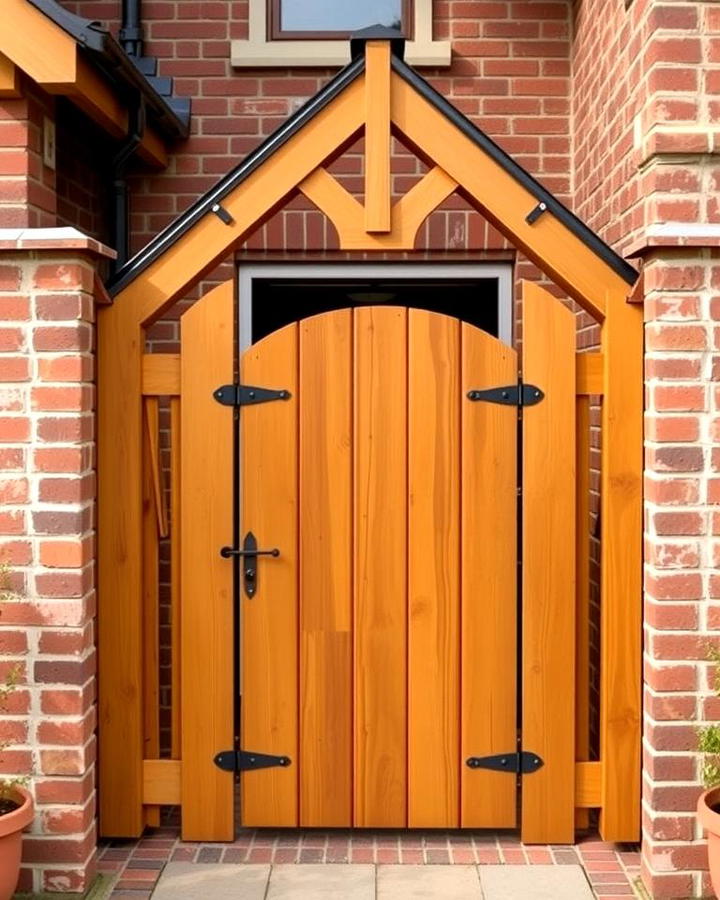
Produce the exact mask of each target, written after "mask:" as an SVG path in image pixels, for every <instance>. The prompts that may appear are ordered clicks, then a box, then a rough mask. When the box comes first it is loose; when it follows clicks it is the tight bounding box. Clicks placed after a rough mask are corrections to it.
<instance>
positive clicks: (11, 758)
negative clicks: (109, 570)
mask: <svg viewBox="0 0 720 900" xmlns="http://www.w3.org/2000/svg"><path fill="white" fill-rule="evenodd" d="M109 252H110V251H107V250H106V248H103V247H102V246H101V245H99V244H97V242H95V241H92V240H89V239H87V238H85V237H84V236H83V235H81V234H80V233H79V232H76V231H75V230H74V229H44V230H40V229H35V230H28V231H25V232H20V233H18V232H15V231H10V230H7V229H6V230H4V231H2V230H0V320H1V321H0V406H1V409H0V558H2V559H3V560H6V561H7V562H8V564H9V565H10V569H11V576H10V577H11V582H12V584H11V586H12V590H13V592H14V596H13V597H11V599H10V600H9V601H8V602H7V603H6V604H4V606H3V608H2V610H1V611H0V664H1V665H2V667H3V668H4V669H6V668H7V667H9V666H12V665H14V664H16V663H19V664H20V667H21V671H22V679H21V681H22V684H21V686H20V688H19V690H18V691H17V692H16V693H15V694H14V695H13V696H12V700H11V716H10V719H9V729H10V730H9V733H8V736H9V737H11V739H12V740H13V742H14V743H13V746H11V747H10V748H9V749H7V750H6V751H5V752H4V753H2V754H0V772H1V773H3V774H10V775H21V776H28V777H29V787H30V789H31V790H32V792H33V794H34V795H35V799H36V804H37V815H36V817H35V821H34V823H33V825H32V827H31V830H30V833H29V834H27V835H26V836H25V838H24V845H23V846H24V848H23V859H24V863H23V872H22V876H21V885H20V886H21V888H22V889H23V890H34V891H40V890H51V891H82V890H84V889H85V888H86V887H87V886H88V884H89V883H90V882H91V880H92V879H93V877H94V874H95V854H96V849H95V845H96V826H95V753H96V741H95V729H96V724H97V723H96V711H95V709H96V708H95V694H96V690H95V629H94V616H95V569H94V530H93V529H94V502H95V501H94V498H95V474H94V443H93V440H94V409H95V400H94V385H93V378H94V365H93V364H94V359H93V346H94V338H93V321H94V296H93V294H94V276H95V268H96V265H97V262H98V260H99V259H100V258H102V256H106V255H109Z"/></svg>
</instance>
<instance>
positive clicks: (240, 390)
mask: <svg viewBox="0 0 720 900" xmlns="http://www.w3.org/2000/svg"><path fill="white" fill-rule="evenodd" d="M213 396H214V397H215V399H216V400H217V402H218V403H222V405H223V406H252V405H253V404H254V403H269V402H270V401H271V400H289V399H290V391H286V390H280V391H276V390H272V389H271V388H263V387H255V386H254V385H252V384H224V385H223V386H222V387H219V388H218V389H217V390H216V391H214V392H213Z"/></svg>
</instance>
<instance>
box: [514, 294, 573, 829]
mask: <svg viewBox="0 0 720 900" xmlns="http://www.w3.org/2000/svg"><path fill="white" fill-rule="evenodd" d="M523 380H524V382H525V383H526V384H533V385H537V386H538V387H539V388H541V389H542V391H544V394H545V397H544V399H543V400H542V401H541V402H540V403H538V404H537V405H535V406H528V407H526V408H525V409H524V410H523V479H522V489H523V519H522V528H523V541H522V563H523V603H522V609H523V612H522V615H523V628H522V673H523V689H522V741H523V748H524V749H525V750H528V751H530V752H533V753H537V754H539V755H540V756H541V757H542V759H543V760H544V765H543V767H542V768H541V769H539V770H538V771H537V772H534V773H532V774H529V775H526V776H524V778H523V785H522V839H523V841H525V842H528V843H571V842H572V841H573V839H574V820H575V651H574V648H575V464H576V461H575V317H574V315H573V314H572V312H571V311H570V310H569V309H568V308H567V307H566V306H564V305H563V304H561V303H560V302H558V300H557V299H556V298H555V297H553V296H552V295H551V294H549V293H548V292H547V291H545V290H544V289H543V288H541V287H539V286H538V285H535V284H532V283H530V282H524V283H523Z"/></svg>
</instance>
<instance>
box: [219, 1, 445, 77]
mask: <svg viewBox="0 0 720 900" xmlns="http://www.w3.org/2000/svg"><path fill="white" fill-rule="evenodd" d="M413 3H414V15H413V21H414V36H413V40H411V41H407V42H406V44H405V59H406V60H407V62H408V63H409V64H410V65H411V66H433V67H434V68H440V67H446V66H449V65H450V55H451V54H450V41H435V40H433V27H432V26H433V18H432V15H433V0H413ZM230 58H231V62H232V64H233V66H235V67H236V68H259V67H266V66H288V67H290V66H292V67H298V66H344V65H347V63H349V62H350V41H348V40H345V41H338V40H322V39H319V40H288V41H284V40H283V41H271V40H268V13H267V0H248V39H247V40H242V41H241V40H236V41H231V42H230Z"/></svg>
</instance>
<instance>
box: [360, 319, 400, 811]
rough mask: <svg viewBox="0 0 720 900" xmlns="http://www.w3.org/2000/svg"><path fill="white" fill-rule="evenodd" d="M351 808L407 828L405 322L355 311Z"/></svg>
mask: <svg viewBox="0 0 720 900" xmlns="http://www.w3.org/2000/svg"><path fill="white" fill-rule="evenodd" d="M354 321H355V333H354V344H355V350H354V390H355V411H354V435H353V442H354V451H355V452H354V455H355V460H354V466H355V500H354V503H355V511H354V516H355V529H354V530H355V572H354V579H355V591H354V622H355V634H354V651H355V686H354V691H355V773H354V782H355V784H354V788H355V808H354V817H355V821H354V824H355V825H356V826H358V827H363V828H370V827H371V828H402V827H404V826H405V825H406V823H407V736H406V729H407V710H406V692H407V683H406V682H407V674H406V662H407V660H406V654H407V573H406V563H405V560H406V553H407V515H406V502H407V459H406V457H407V424H406V418H407V314H406V310H405V309H399V308H397V307H386V308H385V307H384V308H378V307H366V308H358V309H356V310H355V313H354Z"/></svg>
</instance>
